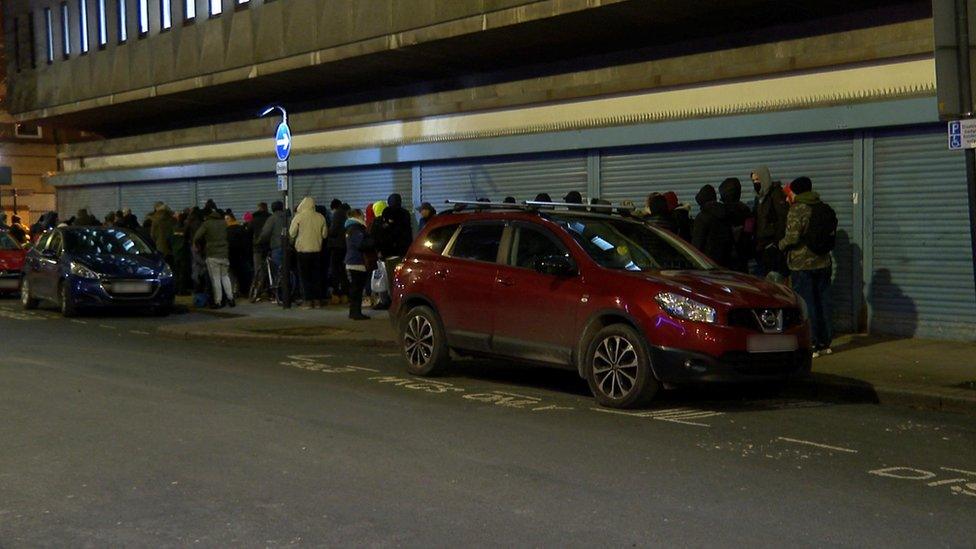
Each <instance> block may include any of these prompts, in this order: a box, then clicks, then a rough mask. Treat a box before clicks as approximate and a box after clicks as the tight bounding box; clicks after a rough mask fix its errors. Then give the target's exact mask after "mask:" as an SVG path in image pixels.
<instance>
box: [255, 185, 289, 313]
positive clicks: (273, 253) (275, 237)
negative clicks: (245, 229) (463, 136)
mask: <svg viewBox="0 0 976 549" xmlns="http://www.w3.org/2000/svg"><path fill="white" fill-rule="evenodd" d="M287 219H288V218H287V214H286V213H285V203H284V202H282V201H280V200H275V201H274V202H272V203H271V217H269V218H268V220H267V221H265V222H264V226H263V227H261V236H259V237H258V243H259V244H261V245H262V246H267V249H268V260H269V261H271V265H272V269H273V270H274V272H275V273H277V276H278V277H279V280H280V277H281V276H282V274H284V273H283V272H282V268H283V264H284V262H285V249H284V248H283V247H282V242H281V233H282V231H284V230H285V229H286V228H287V227H288V225H287V223H288V220H287ZM289 263H291V262H289ZM290 268H291V267H289V269H285V271H284V272H287V273H290V272H291V271H290ZM288 279H289V280H291V277H290V276H289V278H288ZM277 297H278V299H279V300H281V299H283V298H284V296H283V295H279V296H277Z"/></svg>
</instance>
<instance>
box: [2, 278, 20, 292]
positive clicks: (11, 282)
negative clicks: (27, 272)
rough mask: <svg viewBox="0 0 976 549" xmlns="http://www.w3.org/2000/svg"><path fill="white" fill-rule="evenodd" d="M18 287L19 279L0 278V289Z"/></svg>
mask: <svg viewBox="0 0 976 549" xmlns="http://www.w3.org/2000/svg"><path fill="white" fill-rule="evenodd" d="M17 288H20V280H18V279H16V278H4V279H0V290H16V289H17Z"/></svg>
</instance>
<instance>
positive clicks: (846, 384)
mask: <svg viewBox="0 0 976 549" xmlns="http://www.w3.org/2000/svg"><path fill="white" fill-rule="evenodd" d="M787 393H789V394H791V395H794V396H799V397H807V398H810V397H819V398H827V399H831V400H840V401H848V402H861V403H864V402H866V403H873V404H880V405H884V406H899V407H908V408H919V409H925V410H936V411H941V412H954V413H963V414H976V394H974V396H973V398H964V397H957V396H953V395H946V394H939V393H935V392H925V391H918V390H911V389H905V388H903V387H898V386H890V385H887V386H886V385H871V384H870V383H868V382H865V381H860V380H851V381H840V380H832V379H825V378H823V377H820V376H817V375H816V374H815V375H814V376H813V378H811V379H807V380H805V381H801V382H800V383H797V384H795V385H793V386H791V387H790V388H789V389H787Z"/></svg>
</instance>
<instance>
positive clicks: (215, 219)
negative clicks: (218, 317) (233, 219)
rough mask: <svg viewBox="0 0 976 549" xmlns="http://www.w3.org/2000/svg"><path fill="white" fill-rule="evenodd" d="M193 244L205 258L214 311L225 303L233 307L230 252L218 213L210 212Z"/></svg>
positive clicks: (225, 225) (222, 219)
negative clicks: (198, 247) (201, 251)
mask: <svg viewBox="0 0 976 549" xmlns="http://www.w3.org/2000/svg"><path fill="white" fill-rule="evenodd" d="M193 242H194V243H195V244H197V245H198V246H201V247H202V248H203V251H204V253H205V254H206V258H207V272H208V273H209V274H210V284H211V285H212V287H213V303H212V304H211V305H210V306H211V307H212V308H214V309H219V308H220V307H223V305H224V303H225V302H226V303H227V304H228V305H230V306H231V307H233V306H234V305H235V303H234V287H233V285H232V284H231V280H230V250H229V247H228V245H227V223H226V222H225V221H224V217H223V216H222V215H221V214H220V212H218V211H211V212H210V214H209V215H208V216H207V220H206V221H204V222H203V225H201V226H200V228H199V229H197V232H196V233H194V235H193Z"/></svg>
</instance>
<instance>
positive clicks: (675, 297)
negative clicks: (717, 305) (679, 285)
mask: <svg viewBox="0 0 976 549" xmlns="http://www.w3.org/2000/svg"><path fill="white" fill-rule="evenodd" d="M654 300H655V301H657V302H658V304H659V305H661V308H662V309H664V310H665V311H667V313H668V314H669V315H671V316H673V317H677V318H681V319H684V320H692V321H695V322H707V323H709V324H714V323H715V318H716V314H715V309H714V308H712V307H709V306H708V305H705V304H703V303H699V302H697V301H695V300H694V299H691V298H688V297H685V296H683V295H679V294H673V293H671V292H664V293H660V294H657V295H656V296H654Z"/></svg>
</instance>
